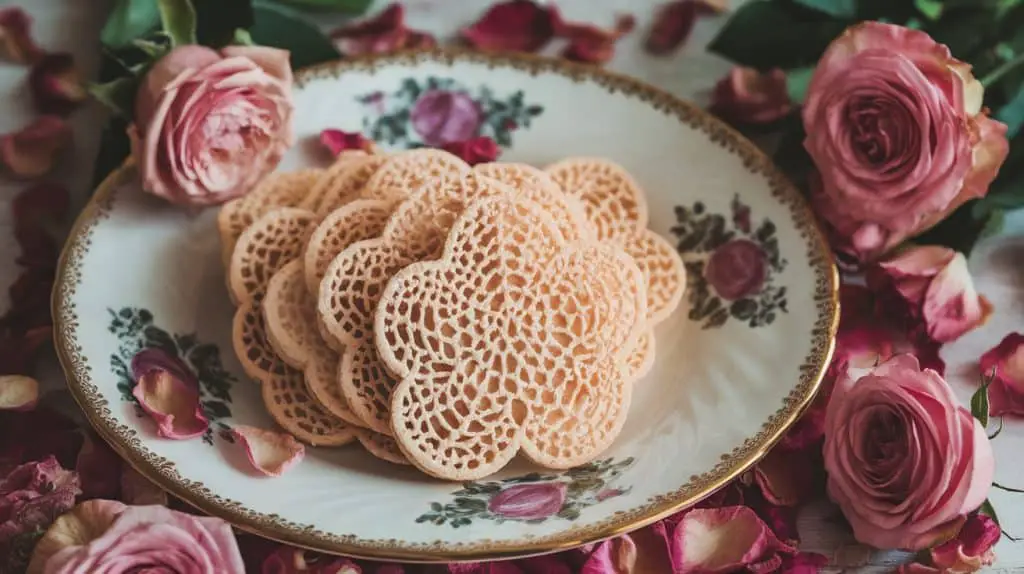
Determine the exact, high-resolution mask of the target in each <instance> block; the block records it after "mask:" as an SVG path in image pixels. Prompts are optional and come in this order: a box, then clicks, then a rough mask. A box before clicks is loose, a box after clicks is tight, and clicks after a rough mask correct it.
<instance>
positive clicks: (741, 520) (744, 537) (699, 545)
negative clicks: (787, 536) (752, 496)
mask: <svg viewBox="0 0 1024 574" xmlns="http://www.w3.org/2000/svg"><path fill="white" fill-rule="evenodd" d="M795 553H796V548H793V547H792V546H789V545H788V544H785V543H783V542H782V541H780V540H779V539H778V538H777V537H776V536H775V534H774V533H773V532H772V531H771V530H770V529H769V528H768V526H767V525H766V524H765V523H764V522H763V521H762V520H761V519H760V518H758V516H757V514H755V513H754V511H753V510H751V509H750V508H748V507H746V506H731V507H725V508H708V509H704V508H697V509H694V510H691V511H689V512H687V513H686V514H685V515H684V516H683V518H682V520H680V521H679V524H678V525H677V526H676V529H675V533H674V535H673V537H672V562H673V566H674V570H675V571H677V572H735V571H737V570H741V569H743V568H748V569H750V570H751V571H753V572H774V571H775V570H777V569H778V568H779V566H780V565H781V564H782V555H783V554H795Z"/></svg>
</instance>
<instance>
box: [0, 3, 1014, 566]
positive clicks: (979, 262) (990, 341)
mask: <svg viewBox="0 0 1024 574" xmlns="http://www.w3.org/2000/svg"><path fill="white" fill-rule="evenodd" d="M745 1H746V0H734V5H738V4H740V3H743V2H745ZM658 3H660V0H561V1H559V2H557V4H558V6H559V8H561V10H562V12H563V13H564V14H565V16H567V17H568V18H570V19H574V20H588V21H592V22H594V23H596V24H599V25H602V26H609V25H611V23H612V22H613V21H614V16H615V15H616V14H617V13H622V12H630V13H633V14H634V15H635V16H636V17H637V30H636V31H635V32H634V33H633V34H631V35H630V36H628V37H626V38H624V39H623V40H622V41H621V42H620V44H619V46H618V51H617V53H616V58H615V60H614V61H613V62H612V63H611V64H609V67H610V68H612V69H614V70H617V71H620V72H625V73H629V74H631V75H634V76H637V77H639V78H641V79H643V80H646V81H648V82H650V83H653V84H657V85H659V86H661V87H663V88H665V89H668V90H669V91H671V92H673V93H675V94H677V95H679V96H682V97H684V98H688V99H692V100H696V101H697V102H699V103H706V101H707V97H708V91H709V89H710V88H711V87H712V86H713V85H714V83H715V81H716V80H718V78H720V77H721V76H722V75H723V74H724V73H725V72H726V71H727V70H728V69H729V67H730V66H729V64H728V63H727V62H725V61H723V60H722V59H721V58H718V57H716V56H713V55H711V54H708V53H707V52H706V51H705V50H704V49H703V47H704V46H705V44H706V43H707V42H708V41H709V40H710V39H711V38H712V37H713V36H714V33H715V31H716V30H717V28H718V27H719V26H720V25H721V23H722V22H723V21H724V19H725V17H720V18H713V19H708V20H704V21H702V22H700V23H699V24H698V26H697V28H696V29H695V30H694V33H693V36H692V37H691V40H690V42H689V44H688V45H686V46H685V47H684V48H683V49H681V50H680V51H679V52H678V53H676V54H675V55H674V56H671V57H667V58H655V57H652V56H649V55H647V54H646V53H644V52H643V50H642V49H641V44H642V39H643V35H644V33H645V31H646V30H647V28H648V27H649V25H650V21H651V17H652V14H653V11H654V7H655V6H656V5H657V4H658ZM14 4H21V5H22V7H23V8H25V9H26V10H27V11H28V12H29V13H30V14H31V15H32V16H33V17H34V19H35V29H34V30H35V31H34V33H35V36H36V38H37V40H38V41H39V42H40V44H41V45H43V46H44V47H46V48H47V49H49V50H52V51H68V52H72V53H73V54H74V55H75V57H76V58H77V60H78V62H79V64H80V66H81V68H82V70H83V72H84V73H85V74H87V75H88V76H89V77H91V76H92V75H93V74H94V73H95V71H96V69H97V66H98V62H99V39H98V38H99V30H100V28H101V27H102V24H103V20H104V18H105V16H106V13H107V10H108V8H109V4H110V3H109V1H98V0H22V1H21V2H12V1H10V0H0V6H8V5H14ZM386 4H387V2H382V1H380V0H378V1H377V3H376V5H375V6H374V7H373V8H372V9H371V10H373V11H376V10H378V9H380V8H382V7H383V6H384V5H386ZM405 4H406V5H407V15H408V20H409V23H410V25H411V26H413V27H415V28H420V29H425V30H429V31H431V32H433V33H434V34H436V35H437V36H438V37H439V38H441V39H445V38H449V37H451V36H452V35H453V34H454V32H455V31H456V30H457V29H458V27H459V26H460V25H462V24H463V23H465V22H467V21H468V20H471V19H472V18H474V15H475V14H477V13H478V12H480V11H482V10H483V9H484V8H485V7H486V6H487V5H488V4H490V2H489V1H488V0H409V1H407V2H405ZM32 114H33V111H32V107H31V101H30V98H29V95H28V90H27V85H26V69H25V68H24V67H21V66H17V65H12V64H8V63H2V64H0V130H3V132H7V131H11V130H14V129H17V128H18V127H20V126H22V125H23V124H25V123H27V122H28V121H29V120H30V118H31V117H32ZM104 118H105V116H104V112H103V111H102V110H101V109H99V108H98V106H95V105H90V106H88V107H87V108H86V109H83V110H81V111H79V112H77V113H76V114H75V115H74V117H73V123H74V127H75V145H74V150H73V152H71V153H70V154H68V157H67V158H66V159H65V160H64V161H63V162H62V163H61V165H60V168H59V169H58V171H57V172H56V173H55V174H53V176H52V178H53V179H54V180H56V181H60V182H62V183H64V184H65V185H67V186H68V188H69V189H70V190H71V191H72V194H73V197H74V200H75V201H74V205H75V207H76V208H78V207H80V206H81V205H83V204H84V202H85V200H86V197H87V196H88V194H89V189H88V187H89V184H90V181H91V178H92V165H93V159H94V157H95V154H96V150H97V146H98V140H99V133H100V128H101V127H102V125H103V121H104ZM24 185H25V184H20V183H13V182H10V181H6V180H0V201H2V202H3V203H4V204H5V205H6V204H7V203H9V202H10V200H11V198H13V197H14V195H15V194H16V193H17V192H18V191H19V190H20V189H22V188H23V187H24ZM12 229H13V228H12V221H11V216H10V213H9V210H7V209H2V210H0V238H2V239H0V284H2V285H6V284H7V283H9V282H10V281H11V280H13V279H14V278H15V277H16V276H17V270H16V267H15V264H14V257H15V255H16V253H17V247H16V245H15V243H14V241H13V236H12ZM971 269H972V271H973V273H974V277H975V281H976V284H977V286H978V288H979V290H980V291H981V292H982V293H983V294H985V296H987V297H988V298H989V299H990V300H991V301H992V302H993V304H994V305H995V307H996V313H995V314H994V316H993V318H992V320H991V321H989V323H988V324H987V325H985V326H984V327H983V328H981V329H979V330H977V331H975V332H973V333H971V334H969V335H967V336H965V337H963V338H962V339H961V340H959V341H957V342H955V343H953V344H951V345H947V346H946V347H945V348H944V349H943V352H942V356H943V358H944V359H945V360H946V363H947V366H948V367H947V378H948V379H949V380H950V381H951V382H952V383H953V384H954V386H955V387H956V389H957V392H958V394H959V395H960V396H961V398H962V399H963V400H964V401H967V400H968V399H969V398H970V395H971V393H972V392H973V390H974V389H975V388H976V386H977V381H978V377H979V373H978V369H977V359H978V357H980V355H981V354H982V353H983V352H984V351H986V350H987V349H989V348H991V347H992V346H993V345H995V344H996V343H997V342H998V341H999V340H1000V339H1002V337H1003V336H1005V335H1006V334H1007V333H1009V332H1011V331H1013V330H1015V329H1024V297H1022V295H1024V212H1022V213H1017V214H1014V215H1013V216H1011V217H1010V222H1009V225H1008V228H1007V231H1006V232H1005V233H1004V234H1003V235H1001V236H999V237H997V238H995V239H992V240H990V241H988V242H986V243H985V244H983V245H981V246H979V247H978V248H977V249H976V251H975V253H974V254H973V255H972V257H971ZM0 305H2V306H3V307H6V306H7V305H8V301H7V292H6V289H3V290H2V293H0ZM43 370H44V373H43V375H42V377H41V378H42V380H43V382H44V384H45V385H47V386H49V387H51V388H56V387H58V386H60V385H63V384H64V383H63V381H64V379H63V376H62V375H61V373H60V370H59V367H57V365H56V359H55V358H50V359H48V360H47V361H46V364H45V365H43ZM993 446H994V448H995V452H996V460H997V469H996V481H997V482H999V483H1001V484H1004V485H1007V486H1013V487H1018V488H1024V456H1021V455H1020V452H1021V451H1022V450H1024V421H1019V420H1018V421H1013V420H1008V421H1006V427H1005V429H1004V430H1003V432H1002V434H1001V435H1000V436H999V437H998V438H996V439H995V441H994V443H993ZM991 500H992V503H993V505H994V506H995V508H996V510H997V511H998V513H999V516H1000V518H1001V520H1002V523H1003V528H1004V529H1005V530H1006V531H1008V532H1009V533H1010V534H1013V535H1016V536H1020V537H1024V494H1011V493H1007V492H1003V491H999V490H993V492H992V494H991ZM836 512H837V511H836V510H835V509H834V508H831V507H830V506H829V505H827V504H825V503H822V504H817V505H812V506H811V507H809V508H807V509H806V511H805V512H803V513H802V515H801V520H800V533H801V536H802V538H803V543H804V546H805V547H806V548H807V549H808V550H813V551H816V552H821V553H823V554H826V555H827V556H829V557H830V558H831V559H832V563H833V565H834V566H833V567H830V568H829V569H828V572H854V571H864V572H868V571H888V570H891V569H892V566H891V564H892V563H893V560H895V559H898V558H899V556H895V555H893V554H891V553H879V552H872V551H871V550H870V549H866V548H864V547H862V546H859V545H857V544H856V543H855V542H854V541H853V539H852V537H851V536H850V534H849V533H848V532H847V531H846V530H845V528H844V527H842V526H841V524H842V522H841V520H837V519H836ZM996 553H997V555H998V560H997V562H996V566H997V567H996V568H994V569H991V570H990V571H992V572H1024V541H1022V542H1019V543H1014V542H1012V541H1010V540H1007V539H1005V538H1004V539H1003V540H1001V541H1000V543H999V545H998V546H997V547H996Z"/></svg>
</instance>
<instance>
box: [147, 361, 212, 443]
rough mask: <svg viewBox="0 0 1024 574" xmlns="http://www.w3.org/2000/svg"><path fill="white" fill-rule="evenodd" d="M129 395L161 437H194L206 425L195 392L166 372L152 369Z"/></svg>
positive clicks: (203, 431) (194, 388)
mask: <svg viewBox="0 0 1024 574" xmlns="http://www.w3.org/2000/svg"><path fill="white" fill-rule="evenodd" d="M132 396H134V397H135V398H136V399H137V400H138V401H139V406H141V407H142V410H144V411H145V412H146V413H147V414H148V415H149V416H150V417H151V418H152V419H153V422H155V423H156V425H157V430H156V433H157V434H158V435H159V436H161V437H163V438H169V439H175V440H181V439H189V438H194V437H197V436H200V435H202V434H203V433H205V432H206V429H208V428H210V422H209V421H208V420H206V415H204V414H203V407H202V406H201V405H200V404H199V391H198V390H197V389H196V387H195V386H192V385H188V384H187V383H185V382H184V381H182V380H180V379H178V378H177V377H175V376H174V375H172V374H171V373H170V372H168V371H159V370H153V371H149V372H148V373H146V374H145V375H143V376H142V377H141V378H139V380H138V383H137V384H136V385H135V388H134V389H132Z"/></svg>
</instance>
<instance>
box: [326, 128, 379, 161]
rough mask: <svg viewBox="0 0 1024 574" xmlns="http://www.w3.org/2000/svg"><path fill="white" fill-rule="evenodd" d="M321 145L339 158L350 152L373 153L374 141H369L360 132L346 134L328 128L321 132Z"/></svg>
mask: <svg viewBox="0 0 1024 574" xmlns="http://www.w3.org/2000/svg"><path fill="white" fill-rule="evenodd" d="M320 143H321V144H323V146H324V147H326V148H327V150H328V151H330V152H331V155H332V156H334V157H337V156H338V155H339V154H340V153H341V152H343V151H348V150H362V151H365V152H367V153H373V148H374V145H373V141H372V140H369V139H367V138H366V137H365V136H363V134H362V133H360V132H346V131H344V130H338V129H333V128H328V129H325V130H323V131H321V132H320Z"/></svg>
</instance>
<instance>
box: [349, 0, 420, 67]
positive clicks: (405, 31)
mask: <svg viewBox="0 0 1024 574" xmlns="http://www.w3.org/2000/svg"><path fill="white" fill-rule="evenodd" d="M331 38H333V39H334V44H335V47H337V48H338V51H339V52H341V53H342V54H344V55H346V56H359V55H363V54H387V53H390V52H396V51H398V50H409V49H423V48H429V47H432V46H435V45H437V40H436V39H435V38H434V37H433V36H432V35H430V34H429V33H427V32H421V31H418V30H410V29H409V28H407V27H406V25H405V8H404V7H403V6H402V5H401V4H398V3H395V4H391V5H389V6H388V7H387V8H385V9H384V10H383V11H381V12H380V13H379V14H377V15H376V16H374V17H371V18H367V19H365V20H360V21H358V22H355V23H354V24H350V25H348V26H343V27H341V28H338V29H337V30H335V31H333V32H331Z"/></svg>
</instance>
